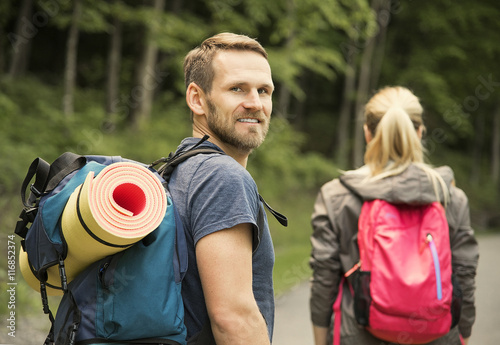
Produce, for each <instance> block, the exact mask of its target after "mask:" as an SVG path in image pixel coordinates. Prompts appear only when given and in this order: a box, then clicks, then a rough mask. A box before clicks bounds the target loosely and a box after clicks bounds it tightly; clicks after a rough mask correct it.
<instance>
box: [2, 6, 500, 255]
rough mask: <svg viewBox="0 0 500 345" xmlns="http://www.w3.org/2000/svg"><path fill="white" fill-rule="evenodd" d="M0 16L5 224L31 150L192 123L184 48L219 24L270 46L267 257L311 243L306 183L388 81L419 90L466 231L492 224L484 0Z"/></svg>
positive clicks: (107, 150)
mask: <svg viewBox="0 0 500 345" xmlns="http://www.w3.org/2000/svg"><path fill="white" fill-rule="evenodd" d="M0 14H1V15H0V27H1V32H0V123H1V126H0V152H1V154H0V164H1V167H2V174H0V214H1V217H0V218H1V220H0V222H1V223H0V225H1V227H2V231H3V232H4V233H8V232H11V231H12V230H13V224H14V223H15V221H16V218H17V214H18V212H19V208H20V206H21V203H20V202H19V200H18V199H19V197H18V193H19V192H18V190H19V186H20V183H21V181H22V179H23V178H24V175H25V173H26V169H27V167H28V166H29V163H30V162H31V161H32V159H34V158H35V157H37V156H41V157H43V158H44V159H46V160H47V161H51V160H53V159H55V158H56V157H57V156H59V155H60V154H61V153H62V152H64V151H74V152H78V153H81V154H112V155H122V156H125V157H128V158H132V159H137V160H140V161H144V162H150V161H153V160H155V159H156V158H158V157H161V156H166V155H167V154H168V153H169V152H170V151H172V150H174V149H175V148H176V146H177V144H178V143H179V141H180V140H181V139H182V138H183V137H185V136H189V135H190V133H191V129H190V119H189V112H188V109H187V107H186V106H185V102H184V81H183V71H182V62H183V57H184V56H185V54H186V53H187V52H188V51H189V50H190V49H191V48H193V47H194V46H196V45H198V44H199V43H200V42H201V41H202V40H203V39H205V38H206V37H209V36H211V35H213V34H215V33H218V32H222V31H231V32H235V33H242V34H246V35H249V36H251V37H255V38H257V39H258V40H259V41H260V42H261V43H262V44H263V45H264V46H265V47H266V48H267V50H268V52H269V62H270V64H271V67H272V71H273V78H274V81H275V85H276V91H275V94H274V113H273V116H274V119H273V124H272V127H271V129H270V133H269V136H268V139H267V140H266V142H265V143H264V145H263V146H262V147H261V148H260V149H258V150H256V152H255V153H254V154H253V155H252V156H251V160H250V164H249V169H250V170H251V172H252V174H253V175H254V177H255V178H256V180H257V181H258V184H259V188H260V190H261V194H263V195H264V196H265V197H266V199H269V200H270V201H272V202H273V203H274V204H275V207H276V208H277V209H279V210H284V212H285V213H286V212H287V211H288V212H289V213H290V214H291V218H292V219H291V221H292V222H291V224H292V225H291V229H290V230H287V232H286V233H280V231H281V230H273V231H274V232H275V234H274V235H275V238H276V241H275V243H276V247H277V253H278V255H279V254H280V248H285V247H286V248H288V249H287V250H288V252H287V253H288V254H290V253H291V252H293V248H294V246H295V245H296V244H297V243H299V242H301V245H302V246H304V243H305V242H307V237H308V235H309V232H310V227H309V217H310V213H311V211H312V203H313V200H314V196H315V194H316V192H317V190H318V188H319V187H320V186H321V185H322V184H323V183H325V182H326V181H328V180H330V179H332V178H333V177H335V176H337V175H338V173H339V172H338V170H339V169H343V170H347V169H352V168H355V167H358V166H360V165H361V164H362V159H363V151H364V146H365V143H364V139H363V136H362V131H361V123H362V122H361V121H362V117H361V114H362V112H363V105H364V103H365V102H366V100H367V99H368V98H369V97H370V96H371V95H372V94H373V93H374V92H375V91H376V90H377V89H378V88H380V87H382V86H385V85H403V86H406V87H408V88H410V89H412V90H413V91H414V92H415V94H416V95H417V96H419V97H420V99H421V101H422V103H423V105H424V108H425V121H426V125H427V134H426V137H425V143H426V146H427V148H428V151H429V158H430V161H431V162H432V163H433V164H435V165H441V164H449V165H451V166H452V167H453V168H454V170H455V173H456V178H457V185H459V186H460V187H462V188H463V189H465V191H466V193H467V194H468V195H469V197H470V201H471V206H472V215H473V225H474V226H475V227H476V228H477V229H479V230H485V229H494V228H497V229H498V228H500V212H499V209H498V206H497V205H498V199H499V195H500V181H499V180H500V64H499V63H498V61H499V57H500V45H499V44H498V38H499V33H500V21H499V20H498V18H500V4H499V3H498V1H496V0H478V1H472V0H464V1H461V2H459V3H457V2H455V1H451V0H435V1H428V0H423V1H412V0H372V1H368V0H272V1H270V0H139V1H138V0H106V1H104V0H17V1H16V0H4V1H2V2H1V3H0ZM307 245H308V244H307V243H305V246H306V247H307ZM288 254H286V255H288ZM283 255H285V254H283Z"/></svg>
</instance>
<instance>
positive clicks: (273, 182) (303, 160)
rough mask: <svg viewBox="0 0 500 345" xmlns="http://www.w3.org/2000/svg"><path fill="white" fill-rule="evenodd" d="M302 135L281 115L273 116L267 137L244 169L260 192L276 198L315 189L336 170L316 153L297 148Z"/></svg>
mask: <svg viewBox="0 0 500 345" xmlns="http://www.w3.org/2000/svg"><path fill="white" fill-rule="evenodd" d="M303 140H304V136H303V135H302V134H300V133H299V132H297V131H296V130H294V129H293V128H292V127H291V126H290V124H289V123H288V122H287V121H286V120H283V119H274V120H273V121H272V123H271V127H270V130H269V133H268V137H267V139H266V140H265V141H264V143H263V144H262V146H261V147H260V148H258V149H257V150H256V151H255V152H254V153H253V154H252V155H251V156H250V158H249V161H248V170H249V171H250V173H251V174H252V176H253V177H254V178H255V180H256V181H257V184H258V186H259V189H260V190H261V194H262V195H264V196H265V195H271V196H273V197H274V198H276V199H277V200H279V198H282V197H289V196H291V195H294V194H295V193H301V192H302V191H304V190H305V191H309V190H315V189H316V188H318V187H319V186H320V185H321V184H322V183H324V182H325V181H327V180H328V179H331V178H332V176H334V175H335V174H336V168H335V166H334V165H333V164H331V163H329V162H328V161H327V160H325V159H324V158H322V157H321V156H320V155H319V154H316V153H312V152H308V153H304V152H301V147H302V145H303Z"/></svg>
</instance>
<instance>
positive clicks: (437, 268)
mask: <svg viewBox="0 0 500 345" xmlns="http://www.w3.org/2000/svg"><path fill="white" fill-rule="evenodd" d="M425 242H426V243H428V244H429V248H430V250H431V254H432V260H433V261H434V271H435V272H436V289H437V299H438V300H439V301H440V300H441V299H442V298H443V289H442V286H441V267H440V265H439V256H438V252H437V248H436V244H435V243H434V239H433V238H432V235H431V234H427V237H426V239H425Z"/></svg>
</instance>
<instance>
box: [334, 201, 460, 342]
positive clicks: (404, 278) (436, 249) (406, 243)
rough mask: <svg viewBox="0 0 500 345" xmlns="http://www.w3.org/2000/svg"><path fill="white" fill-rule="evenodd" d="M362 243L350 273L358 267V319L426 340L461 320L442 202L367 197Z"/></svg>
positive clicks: (382, 330)
mask: <svg viewBox="0 0 500 345" xmlns="http://www.w3.org/2000/svg"><path fill="white" fill-rule="evenodd" d="M358 246H359V252H360V261H359V263H358V264H356V266H355V267H353V269H351V270H350V271H349V272H347V273H346V275H345V276H346V277H348V276H349V275H351V274H353V273H354V274H353V275H352V280H351V282H352V286H353V288H354V291H353V293H354V311H355V316H356V320H357V322H358V323H359V324H361V325H363V326H365V328H366V329H367V330H368V331H369V332H370V333H372V334H373V335H374V336H375V337H376V338H379V339H382V340H385V341H388V342H393V343H396V344H425V343H428V342H430V341H432V340H434V339H437V338H439V337H441V336H443V335H445V334H447V333H448V332H449V331H450V329H451V328H453V327H454V326H455V325H456V324H457V323H458V320H459V318H460V309H461V291H460V289H459V287H458V284H457V283H456V282H455V279H454V278H452V267H451V248H450V236H449V230H448V222H447V220H446V215H445V211H444V208H443V206H442V205H441V204H440V203H438V202H434V203H431V204H428V205H419V206H412V205H395V204H390V203H389V202H387V201H384V200H372V201H365V202H364V204H363V207H362V209H361V214H360V216H359V223H358ZM343 281H344V279H343ZM343 281H342V283H341V288H340V289H339V290H340V291H339V296H338V297H337V301H336V303H335V305H334V310H335V312H336V317H335V319H336V322H337V323H338V325H337V324H336V325H335V331H336V332H335V333H337V334H335V336H334V344H335V338H337V340H336V341H337V344H340V303H341V299H342V296H341V294H342V285H343ZM337 316H339V317H337ZM337 319H338V320H337ZM335 345H336V344H335Z"/></svg>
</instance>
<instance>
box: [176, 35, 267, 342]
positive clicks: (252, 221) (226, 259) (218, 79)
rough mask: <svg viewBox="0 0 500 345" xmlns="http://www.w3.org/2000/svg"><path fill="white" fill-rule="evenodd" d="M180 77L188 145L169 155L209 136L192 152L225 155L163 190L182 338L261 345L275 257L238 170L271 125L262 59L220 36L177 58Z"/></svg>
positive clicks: (207, 158) (252, 189)
mask: <svg viewBox="0 0 500 345" xmlns="http://www.w3.org/2000/svg"><path fill="white" fill-rule="evenodd" d="M184 73H185V82H186V102H187V105H188V106H189V108H190V109H191V114H192V121H193V137H192V138H186V139H184V140H183V141H182V143H181V145H180V146H179V148H178V151H179V150H186V149H189V148H190V147H192V146H194V145H195V144H197V143H198V142H199V141H200V138H202V137H204V136H205V135H208V136H209V139H208V141H206V142H204V143H203V144H201V146H200V147H210V148H215V149H217V150H220V151H223V152H224V153H225V154H224V155H222V154H199V155H196V156H194V157H192V158H190V159H188V160H187V161H185V162H184V163H181V164H180V165H179V166H178V167H177V168H176V169H175V170H174V173H173V174H172V177H171V179H170V184H169V187H170V191H171V194H172V198H173V199H174V201H175V204H176V207H177V208H178V210H179V213H180V216H181V218H182V221H183V224H184V226H185V232H186V237H187V242H188V252H189V268H188V271H187V273H186V276H185V278H184V282H183V299H184V303H185V308H184V309H185V323H186V326H187V329H188V339H191V340H190V343H195V341H194V339H196V338H197V336H199V334H200V332H201V331H202V329H203V333H202V334H205V333H206V332H205V331H206V329H207V328H208V330H209V333H210V330H211V331H212V333H213V337H214V339H215V341H216V343H217V344H219V345H221V344H231V345H236V344H270V340H271V338H272V332H273V324H274V291H273V282H272V270H273V265H274V251H273V245H272V240H271V236H270V233H269V227H268V224H267V218H266V214H265V211H264V209H263V205H262V203H261V202H260V201H259V195H258V190H257V186H256V184H255V182H254V181H253V179H252V177H251V175H250V174H249V173H248V171H247V170H246V165H247V161H248V156H249V155H250V153H251V152H252V150H253V149H255V148H257V147H258V146H259V145H260V144H261V143H262V142H263V141H264V138H265V136H266V134H267V131H268V128H269V121H270V117H271V111H272V100H271V95H272V93H273V90H274V85H273V81H272V78H271V69H270V66H269V63H268V61H267V53H266V51H265V50H264V48H263V47H262V46H261V45H260V44H259V43H258V42H257V41H255V40H254V39H251V38H249V37H247V36H242V35H235V34H230V33H222V34H219V35H216V36H213V37H211V38H208V39H207V40H205V41H204V42H203V43H202V44H201V46H200V47H197V48H195V49H193V50H192V51H191V52H190V53H189V54H188V55H187V56H186V58H185V61H184ZM207 325H208V327H207ZM204 326H205V328H204ZM210 326H211V327H210ZM200 337H201V336H200ZM201 342H202V341H201V340H200V341H199V343H201ZM203 343H206V342H203Z"/></svg>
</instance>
